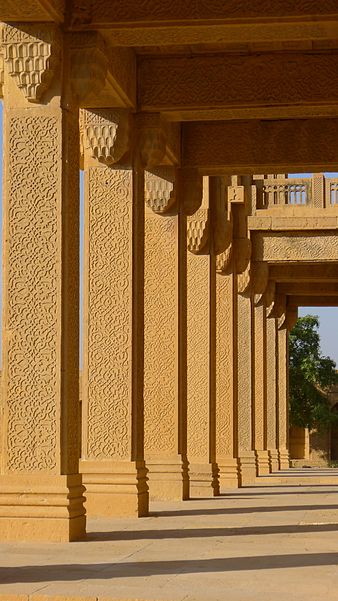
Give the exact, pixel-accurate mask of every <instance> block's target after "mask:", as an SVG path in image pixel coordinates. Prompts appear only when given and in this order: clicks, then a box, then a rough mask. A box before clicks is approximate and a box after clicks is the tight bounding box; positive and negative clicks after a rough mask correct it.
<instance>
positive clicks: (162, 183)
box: [144, 167, 176, 214]
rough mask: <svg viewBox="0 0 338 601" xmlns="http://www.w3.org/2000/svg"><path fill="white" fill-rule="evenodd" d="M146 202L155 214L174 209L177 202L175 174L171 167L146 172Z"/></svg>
mask: <svg viewBox="0 0 338 601" xmlns="http://www.w3.org/2000/svg"><path fill="white" fill-rule="evenodd" d="M144 183H145V201H146V205H147V206H148V207H149V208H150V209H152V210H153V211H154V213H158V214H163V213H166V212H168V211H169V210H170V209H172V208H173V205H174V204H175V201H176V195H175V173H174V169H173V168H170V167H160V168H158V169H156V170H152V172H150V171H145V175H144Z"/></svg>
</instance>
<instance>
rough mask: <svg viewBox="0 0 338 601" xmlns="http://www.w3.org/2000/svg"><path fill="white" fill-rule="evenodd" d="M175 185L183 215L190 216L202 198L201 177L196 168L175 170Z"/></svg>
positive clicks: (198, 206)
mask: <svg viewBox="0 0 338 601" xmlns="http://www.w3.org/2000/svg"><path fill="white" fill-rule="evenodd" d="M177 187H178V190H179V197H180V204H181V206H182V211H183V213H184V215H187V216H188V217H191V216H192V215H194V214H195V213H196V211H198V209H199V208H200V206H201V204H202V199H203V178H202V175H201V174H200V173H199V171H198V169H194V168H183V169H178V170H177Z"/></svg>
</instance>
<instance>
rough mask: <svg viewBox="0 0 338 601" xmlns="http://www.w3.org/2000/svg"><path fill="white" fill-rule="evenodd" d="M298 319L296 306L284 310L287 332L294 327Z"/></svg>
mask: <svg viewBox="0 0 338 601" xmlns="http://www.w3.org/2000/svg"><path fill="white" fill-rule="evenodd" d="M297 319H298V308H297V307H292V308H289V309H287V311H286V319H285V326H286V329H287V330H288V332H290V330H292V328H294V326H295V325H296V322H297Z"/></svg>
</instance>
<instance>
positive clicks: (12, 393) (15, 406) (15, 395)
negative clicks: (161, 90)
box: [4, 115, 61, 472]
mask: <svg viewBox="0 0 338 601" xmlns="http://www.w3.org/2000/svg"><path fill="white" fill-rule="evenodd" d="M8 136H9V137H8V140H7V142H8V144H9V145H10V148H11V153H10V159H9V165H8V193H7V195H6V198H7V199H8V200H7V205H5V209H4V210H5V212H6V222H7V224H8V226H7V227H8V230H7V234H6V239H7V253H6V254H7V258H6V262H7V267H6V271H7V287H6V298H7V310H6V322H5V324H4V327H5V331H6V332H7V333H10V335H9V336H8V335H7V336H6V343H5V353H4V354H5V356H4V363H5V365H6V369H5V374H4V378H5V385H6V404H7V411H8V424H7V436H8V441H7V451H8V456H7V469H8V470H10V471H26V472H32V471H46V470H48V471H53V470H54V469H56V467H57V456H56V449H57V438H58V436H59V435H58V432H57V406H58V401H59V395H60V388H59V386H60V385H59V376H58V373H57V365H58V352H59V328H60V323H59V321H58V320H59V317H58V315H59V307H58V290H59V282H60V273H59V269H60V254H59V252H60V248H59V241H58V229H59V214H58V205H57V199H56V197H55V195H56V193H57V192H56V191H57V189H58V186H59V182H60V162H59V157H58V148H59V147H60V144H61V141H60V128H59V126H58V122H57V119H56V118H54V117H52V116H43V115H32V116H27V117H25V116H22V115H18V116H14V117H12V118H11V119H10V121H9V124H8Z"/></svg>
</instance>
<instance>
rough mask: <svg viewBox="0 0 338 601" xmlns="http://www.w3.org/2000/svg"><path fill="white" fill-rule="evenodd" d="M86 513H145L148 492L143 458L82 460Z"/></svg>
mask: <svg viewBox="0 0 338 601" xmlns="http://www.w3.org/2000/svg"><path fill="white" fill-rule="evenodd" d="M80 472H81V473H82V474H83V484H84V486H85V489H86V491H85V496H86V499H87V502H86V509H87V515H88V516H90V517H121V516H137V517H142V516H145V515H148V511H149V494H148V485H147V469H146V466H145V463H144V461H135V462H134V461H116V462H115V461H109V460H103V461H96V460H95V461H93V460H81V461H80Z"/></svg>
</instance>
